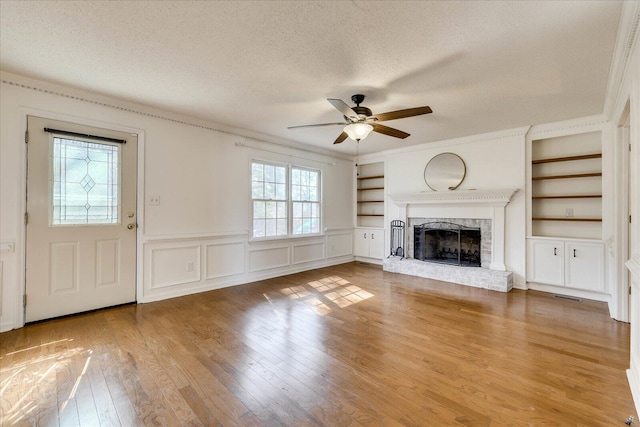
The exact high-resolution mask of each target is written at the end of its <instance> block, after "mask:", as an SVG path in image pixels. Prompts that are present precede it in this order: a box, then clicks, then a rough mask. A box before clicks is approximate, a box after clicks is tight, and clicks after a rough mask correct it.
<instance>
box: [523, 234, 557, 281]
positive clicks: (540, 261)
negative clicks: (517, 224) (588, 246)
mask: <svg viewBox="0 0 640 427" xmlns="http://www.w3.org/2000/svg"><path fill="white" fill-rule="evenodd" d="M563 249H564V242H562V241H560V240H529V265H528V271H529V281H531V282H538V283H545V284H548V285H557V286H562V285H563V282H564V280H563V272H564V258H563V255H562V254H563Z"/></svg>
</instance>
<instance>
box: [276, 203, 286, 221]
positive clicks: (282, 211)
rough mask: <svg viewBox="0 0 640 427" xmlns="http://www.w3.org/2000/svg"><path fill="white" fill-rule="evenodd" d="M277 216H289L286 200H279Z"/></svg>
mask: <svg viewBox="0 0 640 427" xmlns="http://www.w3.org/2000/svg"><path fill="white" fill-rule="evenodd" d="M277 216H278V218H284V219H285V220H286V218H287V204H286V203H285V202H278V205H277Z"/></svg>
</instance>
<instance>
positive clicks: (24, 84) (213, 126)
mask: <svg viewBox="0 0 640 427" xmlns="http://www.w3.org/2000/svg"><path fill="white" fill-rule="evenodd" d="M0 83H2V84H3V85H7V86H14V87H18V88H20V89H25V90H30V91H34V92H40V93H45V94H48V95H52V96H58V97H61V98H67V99H71V100H74V101H78V102H84V103H87V104H93V105H97V106H100V107H106V108H111V109H114V110H119V111H124V112H127V113H133V114H137V115H140V116H145V117H150V118H154V119H159V120H164V121H169V122H173V123H177V124H181V125H185V126H191V127H197V128H201V129H206V130H209V131H213V132H218V133H221V134H226V135H232V136H236V137H240V138H244V139H249V140H253V141H256V142H259V143H265V144H269V145H273V146H278V147H281V148H284V149H288V150H297V151H303V152H306V153H311V154H317V155H321V156H324V157H329V158H331V159H337V160H345V161H348V162H352V161H353V160H354V157H353V156H349V155H339V154H337V153H335V152H332V151H329V150H323V149H321V148H320V149H316V148H315V147H311V146H309V145H305V147H309V148H300V147H299V145H300V143H299V142H297V141H291V140H286V139H281V138H276V137H273V136H271V135H266V134H261V133H258V132H253V131H249V130H247V129H239V128H234V127H230V126H225V125H221V124H219V123H214V122H211V121H208V120H203V119H198V118H195V117H190V116H185V115H182V114H178V113H174V112H171V111H166V110H161V109H158V108H154V107H149V106H147V105H143V104H137V103H133V102H129V101H125V100H122V99H119V98H114V97H110V96H105V95H101V94H98V93H95V92H91V91H87V90H84V89H77V88H73V87H70V86H65V85H61V84H58V83H52V82H48V81H44V80H37V79H34V78H31V77H26V76H22V75H19V74H13V73H9V72H7V71H0ZM282 154H283V155H287V153H282Z"/></svg>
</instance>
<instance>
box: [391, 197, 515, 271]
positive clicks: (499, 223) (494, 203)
mask: <svg viewBox="0 0 640 427" xmlns="http://www.w3.org/2000/svg"><path fill="white" fill-rule="evenodd" d="M517 191H518V189H515V188H509V189H489V190H452V191H424V192H418V193H396V194H390V195H389V198H390V199H391V201H392V202H393V203H394V204H395V205H396V206H397V208H398V214H399V215H398V216H399V218H391V219H400V220H402V221H405V223H408V217H409V216H411V217H425V218H431V217H433V215H430V210H433V208H447V209H449V211H454V212H455V213H456V214H457V215H459V217H460V218H478V219H480V218H486V219H491V221H492V227H491V234H492V248H491V249H492V251H491V265H490V267H489V268H490V269H491V270H499V271H506V269H507V268H506V266H505V263H504V250H505V211H506V206H507V204H508V203H509V202H510V201H511V198H512V197H513V195H514V194H515V193H516V192H517ZM409 213H411V215H408V214H409ZM456 214H450V215H448V216H449V217H456Z"/></svg>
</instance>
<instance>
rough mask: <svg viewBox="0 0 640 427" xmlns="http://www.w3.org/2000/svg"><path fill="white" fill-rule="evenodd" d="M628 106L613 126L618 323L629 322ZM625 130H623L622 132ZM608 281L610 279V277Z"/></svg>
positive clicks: (615, 268) (615, 291)
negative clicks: (615, 171) (627, 264)
mask: <svg viewBox="0 0 640 427" xmlns="http://www.w3.org/2000/svg"><path fill="white" fill-rule="evenodd" d="M630 118H631V102H630V100H627V102H626V106H625V108H624V109H623V110H622V112H621V114H620V116H619V117H618V118H617V120H616V121H614V122H613V125H614V139H613V141H614V168H615V169H616V170H618V171H619V173H614V183H613V184H614V195H615V197H614V239H615V241H616V245H615V249H614V251H615V254H616V257H615V263H614V266H613V267H614V274H613V278H614V281H613V283H614V284H616V286H615V287H613V288H612V290H611V294H612V299H613V302H614V304H613V309H614V310H615V312H614V313H611V314H612V317H613V318H614V319H616V320H618V321H621V322H629V321H630V298H629V287H630V286H631V283H630V281H629V277H630V275H629V270H628V269H627V267H626V265H625V264H626V262H627V260H628V259H629V258H630V257H631V253H630V252H631V251H630V244H631V241H630V239H631V236H630V233H629V227H630V224H629V212H630V208H631V200H630V195H631V193H630V191H631V188H630V187H631V169H630V168H631V153H630V151H629V146H630V144H631V129H630V127H629V120H630ZM625 128H626V130H625ZM610 277H611V276H610Z"/></svg>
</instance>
